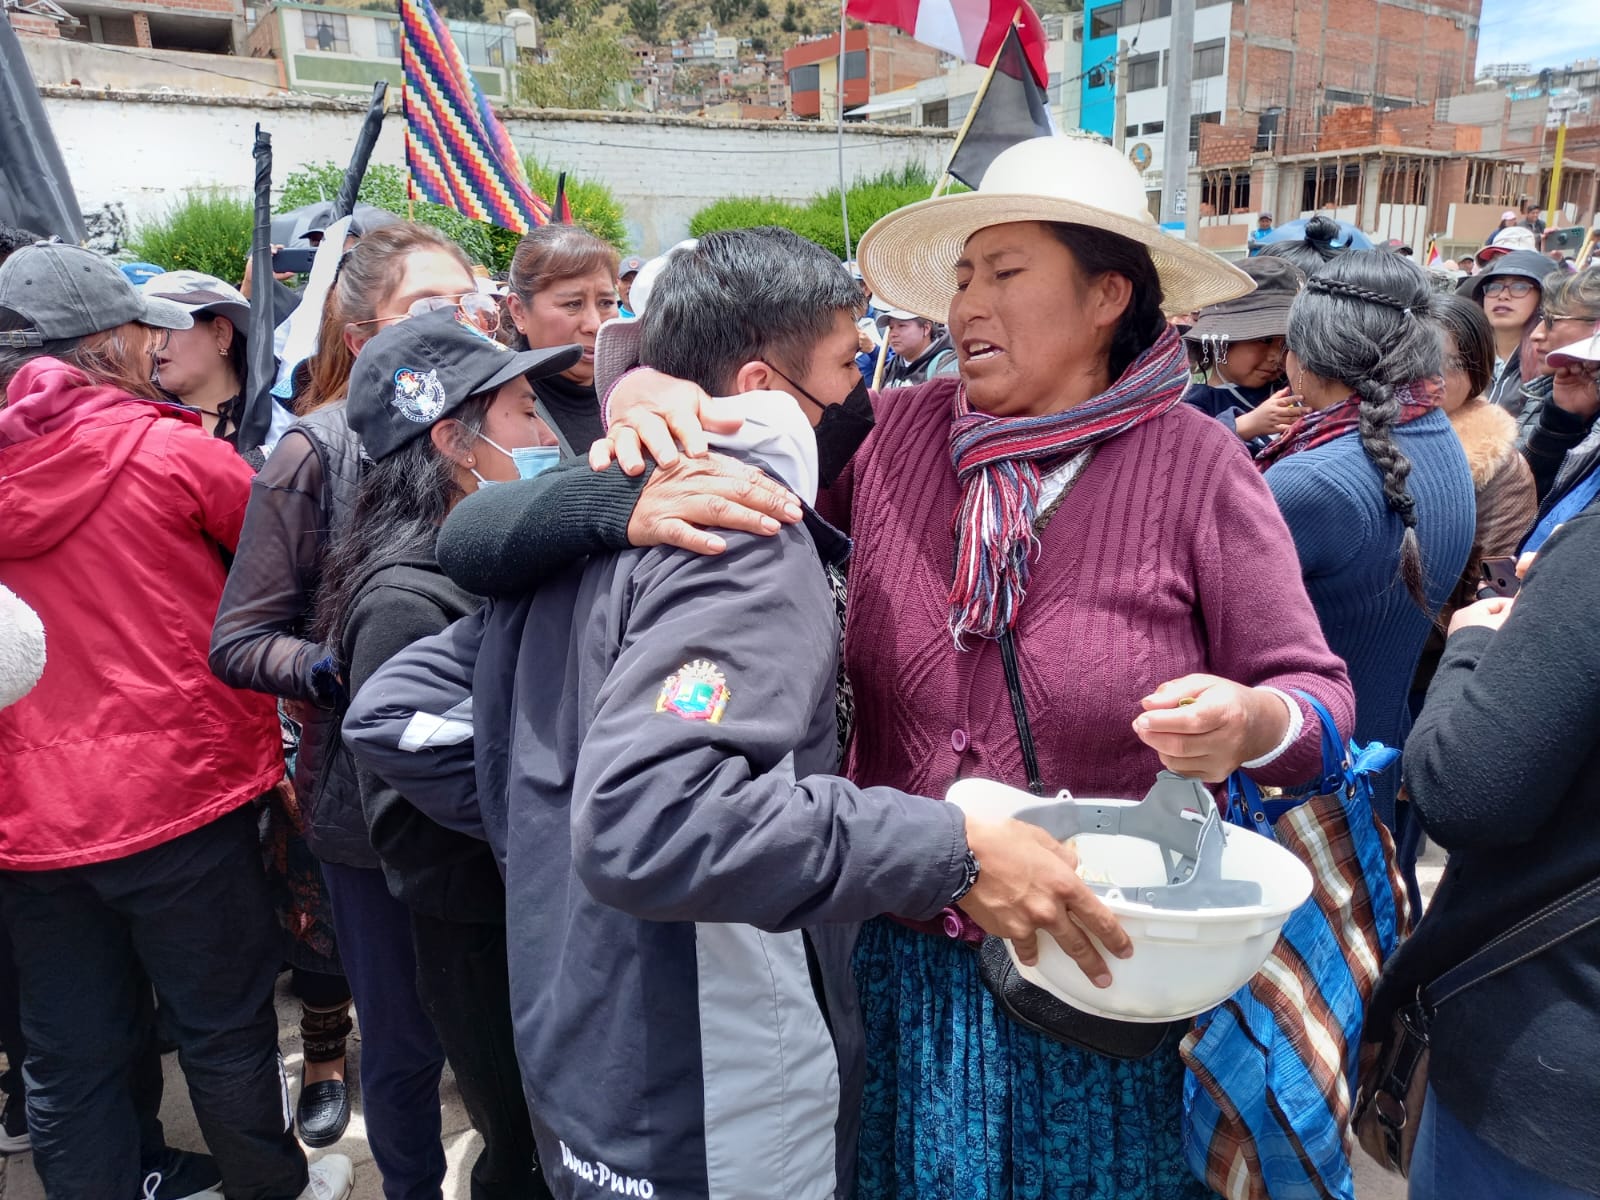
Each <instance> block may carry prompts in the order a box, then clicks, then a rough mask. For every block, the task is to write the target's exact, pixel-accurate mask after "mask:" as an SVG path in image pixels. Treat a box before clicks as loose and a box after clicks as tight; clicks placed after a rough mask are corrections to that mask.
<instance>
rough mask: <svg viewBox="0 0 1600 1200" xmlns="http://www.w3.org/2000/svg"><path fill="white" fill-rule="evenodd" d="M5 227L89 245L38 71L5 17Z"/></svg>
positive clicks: (0, 148)
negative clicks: (37, 83)
mask: <svg viewBox="0 0 1600 1200" xmlns="http://www.w3.org/2000/svg"><path fill="white" fill-rule="evenodd" d="M0 225H11V226H15V227H16V228H18V229H26V230H28V231H29V232H30V233H37V234H39V235H40V236H41V237H50V236H55V237H59V238H60V239H61V240H62V241H64V242H71V243H73V244H74V245H76V244H78V243H79V242H81V241H83V232H84V231H83V214H82V213H81V212H79V211H78V197H77V196H76V195H75V194H74V193H73V191H72V180H71V179H69V178H68V177H67V167H66V164H65V163H63V162H62V161H61V151H60V150H58V149H57V148H56V137H55V134H54V133H52V132H51V131H50V121H49V119H48V118H46V116H45V115H44V104H43V103H42V102H41V101H40V99H39V89H38V88H37V87H35V86H34V83H33V72H32V71H31V70H30V69H29V67H28V60H27V59H26V58H24V57H23V54H22V45H21V43H20V42H18V41H17V34H16V31H15V30H14V29H12V28H11V22H9V21H7V20H6V19H5V17H4V16H3V15H0Z"/></svg>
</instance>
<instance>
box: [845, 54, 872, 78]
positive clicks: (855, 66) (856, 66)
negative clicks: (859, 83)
mask: <svg viewBox="0 0 1600 1200" xmlns="http://www.w3.org/2000/svg"><path fill="white" fill-rule="evenodd" d="M844 77H845V78H846V79H865V78H866V77H867V52H866V51H865V50H847V51H845V55H844Z"/></svg>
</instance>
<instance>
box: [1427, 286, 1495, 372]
mask: <svg viewBox="0 0 1600 1200" xmlns="http://www.w3.org/2000/svg"><path fill="white" fill-rule="evenodd" d="M1433 319H1434V320H1435V321H1437V322H1438V323H1439V330H1440V332H1441V333H1446V334H1448V335H1449V336H1450V338H1451V340H1453V341H1454V342H1455V344H1456V360H1457V361H1458V362H1459V363H1460V364H1461V369H1462V371H1464V372H1465V373H1466V376H1467V382H1468V383H1469V384H1470V385H1471V387H1472V394H1473V395H1474V396H1481V395H1483V394H1484V393H1485V392H1487V391H1488V390H1489V385H1490V384H1491V383H1493V382H1494V326H1493V325H1491V324H1489V318H1488V317H1486V316H1484V313H1483V307H1482V306H1481V305H1478V304H1474V303H1473V302H1472V301H1471V300H1468V299H1467V298H1466V297H1465V296H1458V295H1455V294H1454V293H1451V294H1450V295H1443V296H1441V295H1437V294H1436V295H1435V296H1434V297H1433Z"/></svg>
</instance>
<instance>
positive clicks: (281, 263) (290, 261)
mask: <svg viewBox="0 0 1600 1200" xmlns="http://www.w3.org/2000/svg"><path fill="white" fill-rule="evenodd" d="M316 257H317V251H316V249H315V248H314V247H312V248H308V249H305V250H299V249H294V250H279V251H278V252H277V253H276V254H274V255H273V256H272V269H273V270H274V271H279V272H282V271H293V272H294V273H295V274H296V275H304V274H305V273H306V272H307V271H309V270H311V264H312V263H313V262H314V261H316Z"/></svg>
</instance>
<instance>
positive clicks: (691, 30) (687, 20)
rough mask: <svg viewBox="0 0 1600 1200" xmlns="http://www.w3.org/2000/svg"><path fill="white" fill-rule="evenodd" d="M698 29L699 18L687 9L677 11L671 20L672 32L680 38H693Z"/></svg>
mask: <svg viewBox="0 0 1600 1200" xmlns="http://www.w3.org/2000/svg"><path fill="white" fill-rule="evenodd" d="M699 28H700V18H699V17H697V16H695V14H694V13H692V12H690V11H689V10H688V9H679V10H678V12H677V14H676V15H675V16H674V17H673V18H672V31H673V32H674V33H676V34H677V35H678V36H679V37H680V38H688V37H693V36H694V35H695V32H696V31H697V30H698V29H699Z"/></svg>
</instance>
